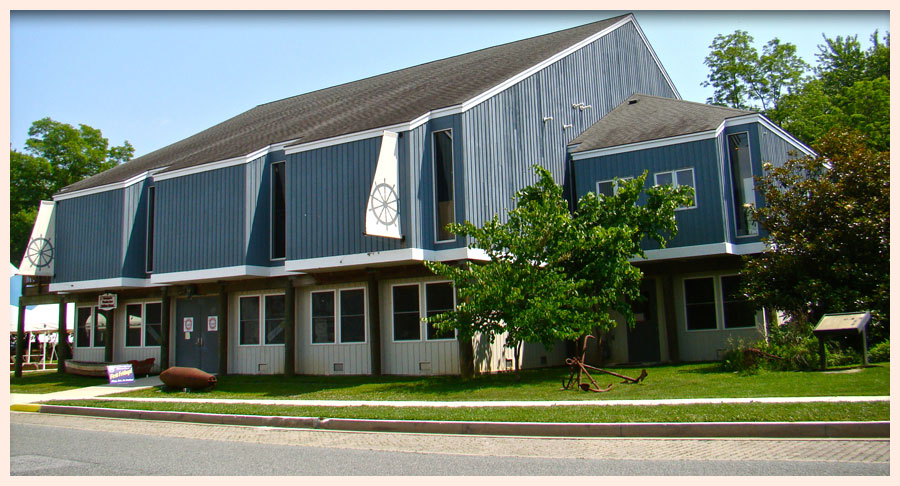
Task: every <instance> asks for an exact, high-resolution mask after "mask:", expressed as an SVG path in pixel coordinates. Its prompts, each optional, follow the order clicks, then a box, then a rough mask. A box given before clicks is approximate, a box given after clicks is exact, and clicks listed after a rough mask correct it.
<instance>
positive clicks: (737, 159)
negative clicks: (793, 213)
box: [728, 132, 759, 236]
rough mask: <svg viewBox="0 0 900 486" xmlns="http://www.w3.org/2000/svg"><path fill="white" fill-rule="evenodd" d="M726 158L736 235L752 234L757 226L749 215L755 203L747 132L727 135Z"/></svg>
mask: <svg viewBox="0 0 900 486" xmlns="http://www.w3.org/2000/svg"><path fill="white" fill-rule="evenodd" d="M728 159H729V161H730V162H731V189H732V191H733V194H734V211H735V214H734V215H735V225H736V228H735V231H736V233H737V235H738V236H753V235H756V234H758V233H759V228H758V226H757V224H756V222H755V221H753V219H752V218H751V217H750V209H752V208H753V207H754V206H755V205H756V192H755V190H754V184H753V160H752V158H751V156H750V134H749V133H748V132H741V133H734V134H731V135H728Z"/></svg>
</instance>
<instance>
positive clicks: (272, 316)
mask: <svg viewBox="0 0 900 486" xmlns="http://www.w3.org/2000/svg"><path fill="white" fill-rule="evenodd" d="M238 307H239V309H238V314H239V316H238V334H239V336H238V343H239V344H240V345H241V346H255V345H256V346H258V345H260V344H264V345H276V344H284V317H285V313H284V294H272V295H264V296H263V295H250V296H246V297H241V298H240V299H239V300H238Z"/></svg>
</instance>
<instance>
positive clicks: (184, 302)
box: [173, 297, 225, 373]
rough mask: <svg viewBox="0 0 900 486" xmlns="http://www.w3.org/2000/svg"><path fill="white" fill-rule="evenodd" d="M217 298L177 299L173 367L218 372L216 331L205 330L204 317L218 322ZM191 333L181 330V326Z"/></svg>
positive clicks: (218, 323) (205, 319)
mask: <svg viewBox="0 0 900 486" xmlns="http://www.w3.org/2000/svg"><path fill="white" fill-rule="evenodd" d="M218 313H219V300H218V298H217V297H193V298H190V299H180V300H178V301H177V302H176V304H175V322H174V323H173V326H174V327H175V343H176V344H175V366H185V367H189V368H199V369H201V370H203V371H205V372H207V373H218V372H219V332H218V329H219V328H218V326H224V325H225V323H224V322H217V323H216V330H215V331H211V330H209V328H208V326H209V323H208V318H209V317H210V316H216V318H217V320H218V315H217V314H218ZM191 324H192V325H193V330H189V331H188V330H185V326H188V327H189V328H190V325H191Z"/></svg>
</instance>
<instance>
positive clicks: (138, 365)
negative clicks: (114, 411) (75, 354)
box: [65, 358, 156, 378]
mask: <svg viewBox="0 0 900 486" xmlns="http://www.w3.org/2000/svg"><path fill="white" fill-rule="evenodd" d="M154 361H156V359H155V358H147V359H144V360H131V361H126V362H124V363H108V362H105V361H76V360H66V365H65V366H66V373H68V374H70V375H79V376H94V377H97V378H107V376H108V375H107V374H106V367H107V366H108V365H116V364H130V365H131V366H132V369H133V370H134V376H135V377H139V376H146V375H149V374H150V369H151V368H152V367H153V362H154Z"/></svg>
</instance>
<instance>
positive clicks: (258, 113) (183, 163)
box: [60, 14, 630, 193]
mask: <svg viewBox="0 0 900 486" xmlns="http://www.w3.org/2000/svg"><path fill="white" fill-rule="evenodd" d="M629 15H630V14H629ZM626 16H627V15H623V16H619V17H614V18H611V19H606V20H602V21H599V22H594V23H591V24H587V25H583V26H580V27H574V28H571V29H567V30H561V31H559V32H554V33H551V34H546V35H541V36H537V37H532V38H529V39H524V40H520V41H516V42H512V43H509V44H503V45H500V46H495V47H490V48H487V49H482V50H479V51H475V52H471V53H468V54H462V55H459V56H454V57H450V58H446V59H442V60H439V61H433V62H429V63H426V64H420V65H418V66H414V67H411V68H406V69H401V70H399V71H394V72H390V73H387V74H382V75H379V76H374V77H371V78H366V79H363V80H360V81H354V82H351V83H347V84H342V85H338V86H334V87H331V88H326V89H322V90H318V91H313V92H311V93H306V94H302V95H299V96H294V97H291V98H286V99H283V100H279V101H274V102H271V103H266V104H263V105H259V106H257V107H256V108H253V109H251V110H249V111H246V112H244V113H242V114H240V115H237V116H235V117H234V118H231V119H229V120H227V121H225V122H222V123H220V124H218V125H215V126H213V127H211V128H208V129H206V130H204V131H202V132H200V133H198V134H196V135H193V136H191V137H188V138H186V139H184V140H181V141H180V142H176V143H173V144H172V145H169V146H167V147H164V148H161V149H159V150H156V151H154V152H151V153H149V154H147V155H143V156H141V157H137V158H135V159H133V160H131V161H129V162H127V163H125V164H122V165H120V166H118V167H114V168H112V169H109V170H107V171H105V172H102V173H100V174H97V175H95V176H93V177H90V178H87V179H84V180H81V181H79V182H76V183H75V184H72V185H70V186H67V187H65V188H63V189H62V191H60V193H66V192H71V191H76V190H81V189H88V188H91V187H97V186H101V185H105V184H111V183H115V182H121V181H125V180H127V179H129V178H131V177H134V176H136V175H138V174H141V173H143V172H145V171H147V170H150V169H155V168H159V167H167V169H166V171H172V170H176V169H181V168H185V167H191V166H195V165H201V164H205V163H208V162H215V161H219V160H226V159H230V158H233V157H240V156H244V155H247V154H249V153H251V152H253V151H256V150H259V149H261V148H264V147H266V146H268V145H270V144H275V143H280V142H286V141H290V140H298V141H299V142H298V143H306V142H313V141H316V140H322V139H326V138H331V137H336V136H339V135H345V134H349V133H355V132H359V131H363V130H368V129H373V128H378V127H384V126H389V125H394V124H399V123H406V122H410V121H412V120H414V119H415V118H417V117H419V116H421V115H423V114H425V113H427V112H429V111H431V110H436V109H439V108H444V107H448V106H455V105H459V104H461V103H463V102H465V101H467V100H469V99H471V98H473V97H475V96H477V95H479V94H481V93H484V92H486V91H488V90H489V89H491V88H493V87H494V86H497V85H498V84H500V83H502V82H503V81H506V80H507V79H510V78H512V77H513V76H515V75H517V74H519V73H520V72H522V71H525V70H526V69H528V68H530V67H532V66H535V65H537V64H539V63H541V62H542V61H544V60H546V59H549V58H550V57H552V56H553V55H554V54H557V53H559V52H561V51H563V50H565V49H567V48H569V47H572V46H573V45H575V44H577V43H578V42H580V41H582V40H584V39H586V38H588V37H590V36H591V35H593V34H595V33H597V32H599V31H601V30H603V29H605V28H607V27H609V26H611V25H613V24H615V23H616V22H618V21H620V20H622V19H623V18H624V17H626Z"/></svg>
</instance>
